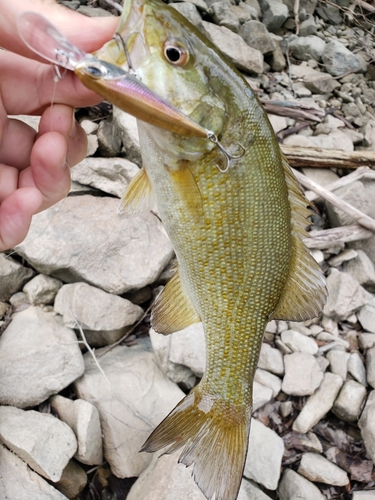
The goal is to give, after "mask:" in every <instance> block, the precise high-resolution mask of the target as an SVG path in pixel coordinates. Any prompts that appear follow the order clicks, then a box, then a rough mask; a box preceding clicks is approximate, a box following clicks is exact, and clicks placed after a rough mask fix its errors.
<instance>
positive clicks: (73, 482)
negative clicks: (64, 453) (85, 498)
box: [55, 460, 87, 500]
mask: <svg viewBox="0 0 375 500" xmlns="http://www.w3.org/2000/svg"><path fill="white" fill-rule="evenodd" d="M86 484H87V475H86V472H85V471H84V470H83V469H82V467H80V466H79V465H78V464H77V463H76V462H74V460H71V461H70V462H69V463H68V465H67V466H66V467H65V469H64V470H63V473H62V476H61V478H60V481H58V482H57V483H55V486H56V488H57V489H58V490H59V491H60V492H61V493H62V494H63V495H65V496H67V497H68V498H70V499H71V500H74V499H76V498H77V496H78V495H79V494H80V493H81V492H82V490H83V489H84V487H85V486H86Z"/></svg>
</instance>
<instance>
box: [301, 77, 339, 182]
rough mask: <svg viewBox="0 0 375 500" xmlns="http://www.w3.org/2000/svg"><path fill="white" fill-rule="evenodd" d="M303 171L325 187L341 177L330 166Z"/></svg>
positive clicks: (306, 168) (309, 168)
mask: <svg viewBox="0 0 375 500" xmlns="http://www.w3.org/2000/svg"><path fill="white" fill-rule="evenodd" d="M320 74H321V73H319V75H320ZM327 116H331V115H327ZM340 121H341V120H340ZM302 172H303V173H304V174H305V175H306V177H308V178H309V179H311V180H312V181H314V182H317V183H318V184H320V186H323V187H324V186H327V185H328V184H331V183H332V182H335V181H337V180H338V179H339V176H338V175H337V174H335V172H333V171H332V170H331V169H329V168H312V167H305V168H303V169H302Z"/></svg>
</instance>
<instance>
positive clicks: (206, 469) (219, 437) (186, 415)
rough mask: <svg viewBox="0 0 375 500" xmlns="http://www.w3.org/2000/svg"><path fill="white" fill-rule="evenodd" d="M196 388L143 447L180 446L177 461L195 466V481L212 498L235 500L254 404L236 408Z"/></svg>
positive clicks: (156, 449)
mask: <svg viewBox="0 0 375 500" xmlns="http://www.w3.org/2000/svg"><path fill="white" fill-rule="evenodd" d="M199 389H200V387H199V386H198V387H196V388H195V389H194V390H193V391H192V392H191V393H190V394H189V395H188V396H186V397H185V398H184V399H183V400H182V401H181V402H180V403H179V404H178V405H177V406H176V407H175V408H174V410H172V411H171V413H170V414H169V415H168V416H167V417H166V418H165V419H164V420H163V422H161V424H160V425H159V426H158V427H157V428H156V429H155V430H154V431H153V433H152V434H151V435H150V437H149V438H148V439H147V441H146V442H145V444H144V445H143V447H142V449H141V451H147V452H155V451H158V450H160V449H162V448H165V447H166V446H168V448H167V449H166V450H165V452H164V453H173V452H175V451H177V450H178V449H180V448H182V453H181V455H180V458H179V462H180V463H183V464H185V465H186V466H187V467H188V466H190V465H192V464H194V467H193V475H194V479H195V482H196V483H197V485H198V486H199V488H200V489H201V490H202V492H203V494H204V495H205V496H206V498H207V499H208V500H211V499H212V498H213V496H214V495H215V500H236V498H237V495H238V490H239V488H240V485H241V479H242V473H243V469H244V465H245V460H246V453H247V447H248V440H249V431H250V418H251V408H250V407H246V406H245V407H237V406H234V405H230V404H229V403H227V402H225V401H222V400H219V399H217V398H215V397H214V396H212V395H210V394H207V393H204V392H203V391H202V390H199Z"/></svg>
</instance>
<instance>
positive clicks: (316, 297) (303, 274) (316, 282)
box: [270, 155, 327, 321]
mask: <svg viewBox="0 0 375 500" xmlns="http://www.w3.org/2000/svg"><path fill="white" fill-rule="evenodd" d="M282 160H283V167H284V172H285V179H286V183H287V186H288V191H289V203H290V207H291V212H292V215H291V217H292V245H293V250H292V259H291V266H290V271H289V278H288V280H287V282H286V285H285V288H284V290H283V293H282V295H281V298H280V301H279V303H278V305H277V307H276V309H275V310H274V311H273V313H272V315H271V317H270V318H271V319H284V320H289V321H305V320H307V319H310V318H314V317H315V316H317V315H318V314H319V313H320V312H321V310H322V309H323V306H324V304H325V301H326V298H327V288H326V281H325V278H324V276H323V273H322V271H321V269H320V267H319V264H318V263H317V262H316V261H315V259H314V258H313V257H312V255H311V254H310V252H309V251H308V249H307V247H306V246H305V244H304V243H303V241H302V240H303V238H306V237H307V236H308V233H307V231H306V226H308V225H310V224H311V222H310V220H309V219H308V217H309V216H310V215H311V210H309V209H308V208H307V207H308V204H309V203H308V201H307V199H306V198H305V196H304V194H303V192H302V190H301V187H300V185H299V183H298V181H297V179H296V178H295V177H294V175H293V172H292V170H291V168H290V166H289V164H288V162H287V160H286V158H285V157H284V155H283V156H282Z"/></svg>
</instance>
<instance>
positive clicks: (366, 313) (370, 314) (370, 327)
mask: <svg viewBox="0 0 375 500" xmlns="http://www.w3.org/2000/svg"><path fill="white" fill-rule="evenodd" d="M358 321H359V322H360V323H361V325H362V327H363V328H364V329H365V330H367V331H368V332H371V333H375V307H374V306H370V305H366V306H364V307H362V308H361V309H360V310H359V311H358Z"/></svg>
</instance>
